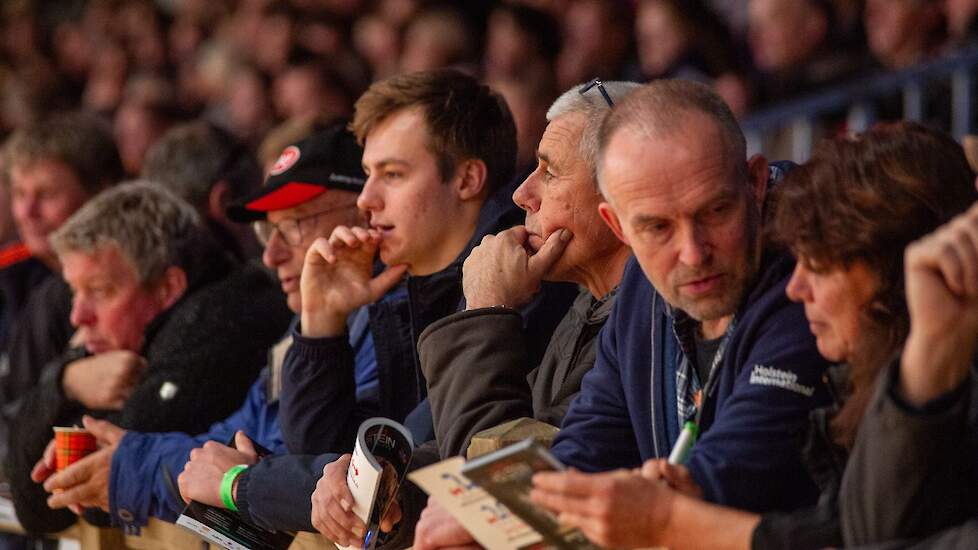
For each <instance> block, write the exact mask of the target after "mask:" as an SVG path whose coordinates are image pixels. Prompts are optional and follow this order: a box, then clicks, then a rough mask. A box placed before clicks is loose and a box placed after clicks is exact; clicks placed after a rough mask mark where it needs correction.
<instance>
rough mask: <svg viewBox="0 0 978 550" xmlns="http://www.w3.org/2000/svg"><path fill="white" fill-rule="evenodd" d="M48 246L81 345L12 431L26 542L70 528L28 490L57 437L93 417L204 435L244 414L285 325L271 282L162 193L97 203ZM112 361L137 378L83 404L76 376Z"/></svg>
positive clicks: (121, 195) (119, 193)
mask: <svg viewBox="0 0 978 550" xmlns="http://www.w3.org/2000/svg"><path fill="white" fill-rule="evenodd" d="M51 243H52V249H53V250H54V251H55V252H56V254H57V256H58V260H59V263H60V264H61V265H62V266H63V275H64V278H65V280H66V281H67V283H68V284H69V285H70V287H71V289H72V290H73V292H74V299H73V302H72V310H71V323H72V325H74V326H75V327H76V328H77V329H78V332H77V340H78V341H80V342H81V343H82V345H81V347H79V348H75V349H71V350H69V351H67V352H66V353H65V354H64V355H63V356H62V357H61V358H59V359H57V360H56V361H55V362H53V363H52V364H50V365H48V366H47V367H46V368H45V375H44V377H43V378H42V380H41V382H40V384H38V386H37V387H36V388H35V389H34V390H32V391H31V392H30V393H29V394H28V395H27V396H26V398H25V399H27V400H28V402H30V403H31V406H30V407H23V408H22V410H21V411H20V413H19V414H18V416H17V418H16V422H15V423H14V425H13V426H12V427H11V438H10V449H11V450H10V453H11V456H10V461H9V466H10V476H11V489H12V492H13V500H14V506H15V508H16V511H17V516H18V518H19V519H20V521H21V523H22V524H23V526H24V528H25V529H26V530H27V531H28V532H30V533H45V532H54V531H60V530H62V529H64V528H65V527H67V526H68V525H69V524H70V523H72V521H73V516H72V515H71V514H70V513H68V512H67V511H64V510H57V511H54V510H51V509H50V508H48V506H47V504H46V502H45V501H46V498H47V495H46V493H45V492H44V490H43V488H42V487H41V486H40V485H37V484H35V483H34V482H33V481H32V480H31V470H32V467H33V466H34V464H35V463H36V462H37V461H38V459H39V458H40V457H41V455H42V454H43V452H44V450H45V446H46V445H47V444H48V441H49V440H50V438H51V436H50V434H51V428H52V427H53V426H66V425H67V426H70V425H72V424H76V423H80V421H81V420H82V417H83V416H84V415H89V414H92V415H96V416H98V417H102V418H106V419H109V420H111V421H112V422H113V423H115V424H117V425H119V426H121V427H123V428H125V429H134V430H141V431H187V432H194V433H196V432H198V431H203V430H204V429H206V428H207V427H208V426H209V425H210V424H211V423H212V422H214V421H215V420H218V419H221V418H224V417H225V416H227V414H228V413H230V412H231V411H232V410H234V408H235V407H236V405H237V404H239V403H240V402H241V398H242V397H243V396H244V395H245V393H246V391H247V389H248V387H249V385H250V384H251V383H252V382H253V381H254V379H255V377H256V376H257V375H258V372H259V370H260V369H261V367H262V366H263V364H264V361H265V352H266V350H267V349H268V348H269V347H270V346H271V344H273V343H275V342H276V341H277V340H278V338H280V337H281V335H282V333H283V332H284V331H285V328H286V326H287V324H288V321H289V317H290V315H289V312H288V310H287V309H286V308H285V307H284V305H283V304H282V300H281V296H279V295H278V293H277V291H276V289H275V287H274V285H273V284H271V280H270V278H269V277H268V275H267V274H266V273H264V272H262V271H259V270H254V269H248V268H246V267H243V266H241V265H240V264H238V263H236V262H235V261H234V260H233V259H232V258H230V257H229V256H228V255H227V254H226V253H225V252H224V251H222V250H221V249H220V247H219V246H218V245H217V244H216V243H214V242H213V241H212V240H211V239H210V238H209V236H208V234H207V233H206V231H205V230H204V229H203V228H202V227H201V225H200V218H199V216H198V215H197V213H196V212H195V211H194V209H193V208H191V207H190V205H188V204H186V203H185V202H183V201H182V200H180V199H179V198H177V197H176V196H174V195H173V194H172V193H170V192H168V191H166V190H165V189H162V188H160V187H159V186H158V185H155V184H149V183H145V182H134V183H129V184H125V185H122V186H119V187H117V188H114V189H111V190H109V191H106V192H104V193H102V194H100V195H99V196H98V197H96V198H94V199H92V200H91V201H89V202H88V203H87V204H86V205H85V206H83V207H82V208H81V209H80V210H79V211H78V212H76V213H75V214H74V215H73V216H72V217H71V218H69V219H68V221H67V222H65V224H64V225H63V226H62V227H61V228H60V229H58V231H56V232H55V233H54V234H53V236H52V238H51ZM267 295H270V296H271V297H272V298H273V299H269V296H267ZM228 319H233V320H234V322H233V323H228V322H227V320H228ZM105 357H121V358H123V360H122V361H121V362H123V363H128V364H132V365H135V366H136V368H132V369H129V370H128V371H126V372H127V373H128V375H127V376H119V377H112V378H109V379H106V381H105V383H103V384H102V386H101V387H100V388H99V391H100V392H101V396H100V398H99V400H98V403H97V404H92V403H89V402H86V401H85V400H83V399H82V398H81V397H80V396H79V395H78V394H77V393H76V392H75V391H74V389H73V388H74V386H73V384H72V382H71V376H72V375H71V374H70V372H69V371H70V370H79V369H84V368H85V367H84V363H80V362H81V361H83V360H84V359H86V358H91V359H97V358H105ZM79 365H81V366H79ZM89 368H90V367H89ZM98 504H101V503H98ZM106 506H107V505H106Z"/></svg>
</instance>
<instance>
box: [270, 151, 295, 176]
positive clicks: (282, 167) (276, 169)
mask: <svg viewBox="0 0 978 550" xmlns="http://www.w3.org/2000/svg"><path fill="white" fill-rule="evenodd" d="M299 156H301V153H300V152H299V148H298V147H296V146H295V145H289V146H288V147H286V148H285V150H283V151H282V154H281V155H279V157H278V160H276V161H275V164H273V165H272V169H271V170H269V171H268V175H270V176H277V175H279V174H281V173H282V172H285V171H286V170H288V169H289V168H292V167H293V166H295V163H296V162H298V161H299Z"/></svg>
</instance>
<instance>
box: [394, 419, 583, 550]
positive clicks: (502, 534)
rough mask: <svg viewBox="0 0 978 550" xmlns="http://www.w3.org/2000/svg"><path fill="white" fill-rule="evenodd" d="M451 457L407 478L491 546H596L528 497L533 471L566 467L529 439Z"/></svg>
mask: <svg viewBox="0 0 978 550" xmlns="http://www.w3.org/2000/svg"><path fill="white" fill-rule="evenodd" d="M463 462H464V461H463V459H462V458H460V457H455V458H450V459H448V460H445V461H442V462H439V463H438V464H435V465H432V466H429V467H428V468H425V469H422V470H418V471H417V472H414V473H413V474H411V480H412V481H414V482H415V483H417V484H418V485H419V486H420V487H421V488H422V489H424V490H425V491H426V492H427V493H428V494H429V495H431V497H432V498H434V499H435V501H437V502H438V503H439V504H440V505H441V506H442V507H444V508H445V509H446V510H447V511H448V512H449V513H450V514H452V515H453V517H455V519H456V520H458V521H459V523H461V524H462V525H463V526H464V527H465V528H466V529H467V530H468V531H469V532H470V533H471V534H472V536H473V537H474V538H475V539H476V540H477V541H478V542H479V543H480V544H481V545H482V546H485V547H486V548H488V549H489V550H528V549H533V550H538V549H550V548H559V549H562V550H592V549H597V546H595V545H594V544H593V543H591V541H589V540H588V539H587V538H586V537H585V536H584V535H583V534H582V533H581V532H580V531H579V530H578V529H575V528H570V527H566V526H562V525H561V524H560V523H559V522H558V521H557V518H556V516H554V515H553V514H552V513H550V512H549V511H548V510H545V509H542V508H539V507H538V506H536V505H535V504H533V503H532V502H531V501H530V489H531V488H532V487H533V484H532V481H531V480H532V478H533V474H535V473H536V472H545V471H554V470H563V469H564V466H563V465H562V464H561V463H560V462H559V461H557V459H556V458H554V457H553V456H552V455H551V454H550V452H549V451H548V450H547V449H546V448H545V447H544V446H542V445H541V444H540V443H538V442H536V441H535V440H533V439H532V438H528V439H526V440H524V441H521V442H519V443H515V444H513V445H510V446H508V447H504V448H502V449H499V450H498V451H494V452H492V453H489V454H487V455H484V456H481V457H479V458H476V459H473V460H470V461H469V462H468V463H463Z"/></svg>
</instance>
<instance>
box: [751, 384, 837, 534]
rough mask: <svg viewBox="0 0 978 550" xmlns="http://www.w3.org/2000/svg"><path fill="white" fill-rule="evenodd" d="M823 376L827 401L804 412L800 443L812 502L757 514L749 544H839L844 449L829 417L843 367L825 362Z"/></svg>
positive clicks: (835, 398)
mask: <svg viewBox="0 0 978 550" xmlns="http://www.w3.org/2000/svg"><path fill="white" fill-rule="evenodd" d="M824 382H825V386H826V388H827V389H829V390H830V391H829V393H830V394H831V396H832V398H833V403H832V404H831V405H829V406H826V407H822V408H819V409H815V410H813V411H812V412H811V413H810V414H809V416H808V420H809V427H808V434H807V436H806V438H805V444H804V446H803V447H802V461H803V463H804V465H805V468H806V469H807V470H808V473H809V475H811V478H812V480H813V481H815V484H816V485H817V486H818V488H819V490H820V494H819V498H818V502H817V503H816V504H815V505H814V506H808V507H805V508H801V509H799V510H795V511H792V512H770V513H767V514H764V515H763V516H761V521H760V523H758V525H757V527H755V528H754V533H753V536H752V537H751V548H752V549H753V550H778V549H781V548H791V549H793V550H818V549H820V548H830V547H831V548H835V547H840V546H842V529H841V527H840V525H839V486H840V485H841V484H842V475H843V472H844V471H845V467H846V460H847V459H848V454H849V453H848V451H847V450H846V449H844V448H843V447H840V446H839V445H837V444H836V443H835V441H834V440H833V438H832V432H831V422H832V419H833V418H834V417H835V415H836V414H837V413H838V412H839V409H841V408H842V405H843V404H844V403H845V399H847V398H848V394H849V391H850V386H849V367H848V366H847V365H838V366H835V367H830V368H829V369H828V370H826V373H825V378H824Z"/></svg>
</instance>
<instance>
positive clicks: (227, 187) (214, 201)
mask: <svg viewBox="0 0 978 550" xmlns="http://www.w3.org/2000/svg"><path fill="white" fill-rule="evenodd" d="M230 202H231V184H229V183H228V182H226V181H224V180H220V181H218V182H217V183H215V184H214V185H213V186H211V190H210V193H208V194H207V215H208V217H210V218H211V219H213V220H217V221H220V222H223V221H225V220H226V219H227V214H226V213H225V209H226V208H227V206H228V204H230Z"/></svg>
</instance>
